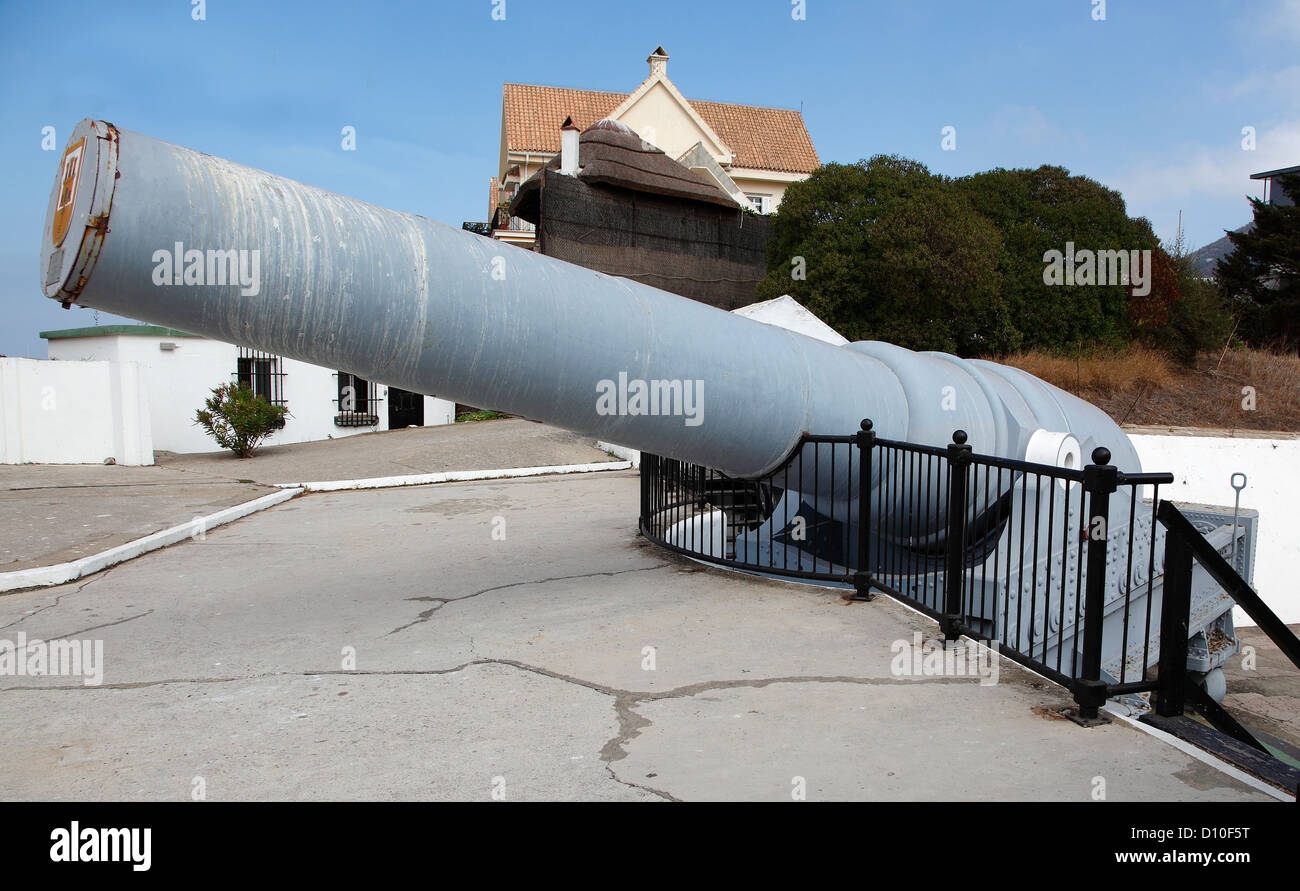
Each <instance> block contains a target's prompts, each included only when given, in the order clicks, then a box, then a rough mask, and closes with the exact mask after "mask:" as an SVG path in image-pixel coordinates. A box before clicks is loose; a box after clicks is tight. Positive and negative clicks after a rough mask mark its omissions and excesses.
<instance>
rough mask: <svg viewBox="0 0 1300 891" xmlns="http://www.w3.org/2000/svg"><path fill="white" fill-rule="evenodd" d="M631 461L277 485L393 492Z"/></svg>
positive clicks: (623, 465)
mask: <svg viewBox="0 0 1300 891" xmlns="http://www.w3.org/2000/svg"><path fill="white" fill-rule="evenodd" d="M631 467H632V462H631V461H600V462H597V463H595V464H552V465H549V466H545V467H509V468H503V469H500V470H449V471H445V472H443V473H417V474H412V475H409V476H379V477H373V478H371V479H364V480H325V481H322V482H315V483H277V485H278V486H280V487H281V488H285V489H288V488H293V489H299V490H304V491H307V492H344V491H348V490H352V489H389V488H393V487H396V486H427V485H430V484H433V483H465V482H473V481H475V480H496V479H514V478H518V477H525V476H544V475H546V474H560V473H595V472H598V471H602V470H629V469H630V468H631Z"/></svg>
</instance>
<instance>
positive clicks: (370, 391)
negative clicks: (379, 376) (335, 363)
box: [334, 371, 379, 427]
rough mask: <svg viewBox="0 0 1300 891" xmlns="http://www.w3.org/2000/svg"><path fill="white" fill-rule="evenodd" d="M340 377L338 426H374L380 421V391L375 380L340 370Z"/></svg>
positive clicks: (336, 400)
mask: <svg viewBox="0 0 1300 891" xmlns="http://www.w3.org/2000/svg"><path fill="white" fill-rule="evenodd" d="M335 377H336V378H337V379H338V398H336V399H335V400H334V401H335V403H336V404H337V405H338V414H336V415H335V416H334V426H336V427H373V426H374V425H375V424H378V423H379V393H378V387H377V386H376V385H375V383H374V381H368V380H366V379H365V378H362V377H358V376H357V375H355V374H349V373H348V372H346V371H340V372H339V373H338V374H336V375H335Z"/></svg>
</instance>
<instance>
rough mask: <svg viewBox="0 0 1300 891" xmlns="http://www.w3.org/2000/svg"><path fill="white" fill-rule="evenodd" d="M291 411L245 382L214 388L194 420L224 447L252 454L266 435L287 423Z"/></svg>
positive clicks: (247, 455)
mask: <svg viewBox="0 0 1300 891" xmlns="http://www.w3.org/2000/svg"><path fill="white" fill-rule="evenodd" d="M288 413H289V410H288V409H287V408H285V407H284V406H283V405H271V404H270V403H269V402H267V401H266V400H265V399H263V398H262V397H260V396H257V395H256V394H254V393H253V391H252V389H250V388H249V387H247V386H245V385H243V384H222V385H221V386H219V387H213V388H212V395H211V396H209V397H208V398H207V399H206V400H205V402H204V408H201V409H199V410H198V411H197V412H195V415H194V423H196V424H198V425H199V426H200V427H202V428H203V429H204V430H206V431H207V432H208V434H209V435H210V436H211V437H212V438H213V439H215V440H216V441H217V445H219V446H221V447H222V448H223V449H230V450H231V451H232V452H234V453H235V454H236V455H238V456H239V457H240V458H251V457H252V456H253V452H254V451H256V450H257V447H258V446H259V445H260V444H261V442H262V440H263V439H265V438H266V437H267V436H269V435H270V434H271V433H273V432H275V431H276V430H277V429H279V428H280V427H283V426H284V418H285V415H287V414H288Z"/></svg>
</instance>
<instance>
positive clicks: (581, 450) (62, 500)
mask: <svg viewBox="0 0 1300 891" xmlns="http://www.w3.org/2000/svg"><path fill="white" fill-rule="evenodd" d="M612 460H614V459H613V458H612V457H611V456H610V455H608V454H607V453H605V452H603V451H601V450H599V449H597V448H596V447H595V446H594V444H593V443H592V442H591V441H590V440H588V439H584V438H583V437H581V436H578V435H577V434H574V433H569V432H568V431H565V430H559V429H557V428H555V427H546V426H544V425H541V424H534V423H532V422H530V421H523V420H516V419H511V420H501V421H481V422H476V423H467V424H454V425H448V426H445V427H412V428H408V429H405V430H395V431H391V432H383V433H371V434H361V435H358V436H352V437H345V438H342V439H335V440H326V441H324V442H311V443H296V444H292V445H283V446H271V447H268V448H266V449H263V450H261V451H260V452H259V453H258V454H257V455H256V456H255V457H253V458H250V459H247V460H240V459H239V458H236V457H235V456H234V455H233V454H231V453H230V452H211V453H203V454H194V455H176V454H172V453H168V452H160V453H159V455H158V463H157V464H156V465H155V466H153V467H121V466H107V467H106V466H103V465H54V464H43V465H42V464H18V465H0V573H4V572H10V571H14V570H23V569H29V568H32V567H36V566H50V565H52V564H56V563H63V562H67V561H70V560H75V559H77V558H79V557H85V556H87V555H89V554H95V553H99V552H101V551H104V550H107V549H109V548H112V547H114V546H116V545H120V544H124V543H125V542H128V541H133V540H135V539H137V538H141V537H143V536H145V535H149V534H151V533H154V532H158V531H159V530H161V529H167V528H170V527H173V526H178V525H181V524H183V523H189V522H191V521H193V520H194V518H195V517H201V516H206V515H208V514H212V513H215V512H216V511H218V510H220V509H221V508H224V507H229V506H231V505H235V504H241V503H244V502H248V501H251V500H253V499H255V498H259V497H262V496H264V495H266V494H268V493H269V492H272V491H274V489H273V488H272V487H273V486H274V485H275V484H277V483H293V482H304V481H308V480H333V479H358V478H365V477H381V476H390V475H405V474H413V473H431V472H437V471H445V470H488V469H498V468H513V467H532V466H541V465H555V464H582V463H594V462H604V461H612Z"/></svg>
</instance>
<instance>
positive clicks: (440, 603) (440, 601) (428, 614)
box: [385, 563, 672, 637]
mask: <svg viewBox="0 0 1300 891" xmlns="http://www.w3.org/2000/svg"><path fill="white" fill-rule="evenodd" d="M671 565H672V564H671V563H656V564H655V565H654V566H640V567H636V568H635V569H616V570H614V571H612V572H583V573H579V574H578V575H557V576H553V577H551V578H545V579H530V580H528V581H523V582H510V583H509V584H507V585H494V586H493V587H491V588H483V589H482V590H480V591H475V592H474V593H473V594H464V595H462V596H460V597H432V596H428V597H407V598H406V599H407V600H411V601H418V602H421V603H436V604H437V606H432V607H429V609H426V610H424V611H423V612H421V613H420V614H418V615H417V616H416V617H415V618H414V619H412V620H411V621H410V622H407V623H406V624H405V625H401V626H399V627H397V628H394V629H393V630H392V631H390V632H388V634H386V635H385V637H391V636H392V635H394V634H396V633H398V632H399V631H405V630H406V629H407V628H410V627H412V626H414V625H419V624H421V623H422V622H427V621H429V619H431V618H433V614H434V613H436V612H437V611H438V610H440V609H442V608H443V607H444V606H446V605H447V604H449V603H456V602H457V601H460V600H469V599H470V598H471V597H477V596H479V595H480V594H488V593H490V592H492V591H504V590H505V589H506V588H518V587H520V586H522V585H544V584H546V583H547V582H562V581H567V580H569V579H585V578H593V577H595V576H598V575H605V576H614V575H623V574H624V573H628V572H647V571H649V570H651V569H662V568H664V567H665V566H671Z"/></svg>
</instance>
